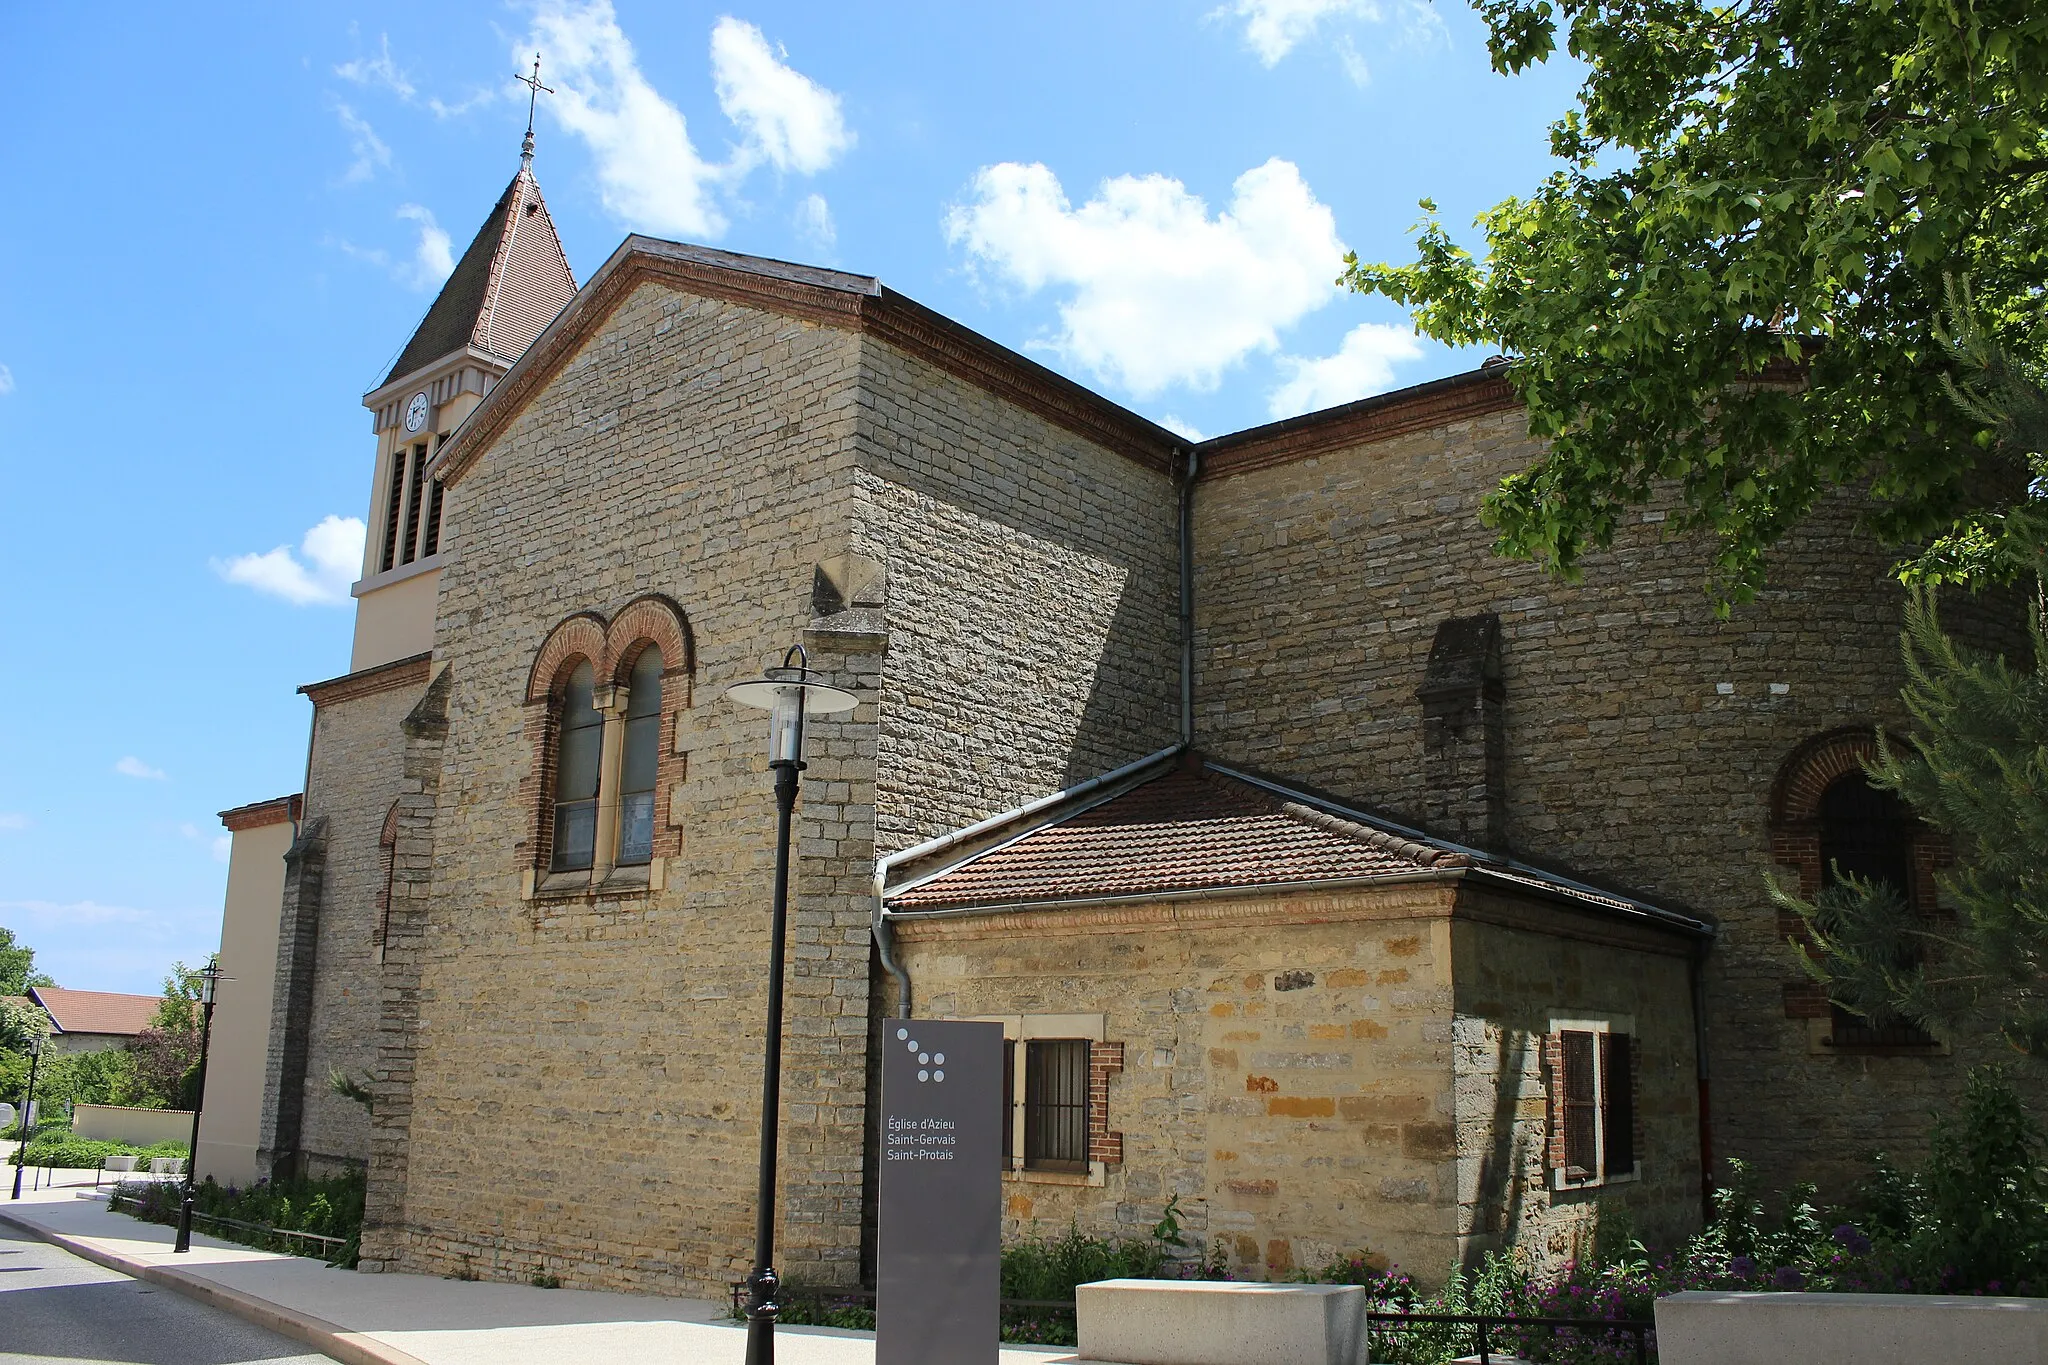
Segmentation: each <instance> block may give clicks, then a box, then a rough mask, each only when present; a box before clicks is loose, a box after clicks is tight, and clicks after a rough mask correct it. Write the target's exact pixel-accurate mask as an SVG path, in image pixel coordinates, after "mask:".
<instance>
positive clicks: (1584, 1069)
mask: <svg viewBox="0 0 2048 1365" xmlns="http://www.w3.org/2000/svg"><path fill="white" fill-rule="evenodd" d="M1634 1053H1635V1040H1634V1039H1633V1038H1632V1037H1630V1036H1629V1035H1628V1034H1626V1033H1623V1032H1619V1031H1614V1030H1605V1029H1603V1030H1601V1031H1598V1032H1595V1031H1593V1030H1591V1029H1572V1028H1567V1029H1562V1030H1560V1031H1559V1032H1558V1034H1557V1050H1556V1054H1555V1055H1556V1060H1557V1076H1556V1079H1555V1081H1554V1084H1555V1086H1556V1108H1555V1113H1556V1122H1557V1125H1558V1129H1559V1136H1560V1137H1561V1139H1562V1141H1561V1142H1559V1144H1558V1146H1557V1148H1556V1149H1555V1157H1554V1159H1553V1169H1552V1177H1553V1181H1554V1183H1555V1185H1556V1186H1557V1187H1558V1188H1560V1189H1563V1188H1570V1187H1574V1186H1581V1185H1598V1184H1603V1183H1605V1182H1608V1181H1612V1180H1620V1179H1627V1178H1630V1177H1633V1176H1634V1175H1635V1173H1636V1103H1635V1101H1636V1095H1635V1055H1634Z"/></svg>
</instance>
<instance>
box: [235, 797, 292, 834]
mask: <svg viewBox="0 0 2048 1365" xmlns="http://www.w3.org/2000/svg"><path fill="white" fill-rule="evenodd" d="M301 804H302V798H301V797H300V796H299V794H298V793H297V792H294V793H292V794H291V795H290V796H273V797H271V798H270V800H268V801H252V802H250V803H249V804H248V805H246V806H236V807H235V808H234V809H233V810H224V811H222V812H221V813H220V822H221V823H222V824H223V825H226V826H227V827H228V828H229V829H231V830H233V831H235V832H236V833H238V834H239V833H240V832H241V831H243V830H245V829H262V828H264V827H265V826H266V825H283V824H289V823H290V822H291V821H293V820H296V819H298V818H299V809H300V806H301Z"/></svg>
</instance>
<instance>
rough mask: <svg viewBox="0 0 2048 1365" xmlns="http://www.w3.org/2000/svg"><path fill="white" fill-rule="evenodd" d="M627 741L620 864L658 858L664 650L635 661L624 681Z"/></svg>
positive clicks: (646, 651)
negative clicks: (656, 835) (656, 822)
mask: <svg viewBox="0 0 2048 1365" xmlns="http://www.w3.org/2000/svg"><path fill="white" fill-rule="evenodd" d="M626 686H627V689H628V690H627V693H626V737H625V738H626V745H625V753H624V755H623V760H624V761H623V762H622V763H621V764H620V771H619V864H620V866H631V865H633V864H636V863H646V862H651V861H653V859H654V805H655V802H654V797H655V787H656V785H657V783H656V778H657V776H658V774H659V772H660V768H661V651H660V650H658V649H656V648H655V647H654V646H653V645H649V646H648V647H647V648H645V649H643V650H641V651H640V657H639V658H638V659H635V660H634V661H633V672H632V675H631V680H630V681H629V682H628V683H627V684H626Z"/></svg>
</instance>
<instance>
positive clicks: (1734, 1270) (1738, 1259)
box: [1728, 1256, 1756, 1280]
mask: <svg viewBox="0 0 2048 1365" xmlns="http://www.w3.org/2000/svg"><path fill="white" fill-rule="evenodd" d="M1728 1273H1729V1275H1731V1276H1733V1277H1734V1278H1735V1279H1738V1280H1746V1279H1748V1278H1749V1277H1750V1276H1752V1275H1754V1274H1756V1259H1755V1258H1754V1257H1751V1256H1731V1257H1729V1258H1728Z"/></svg>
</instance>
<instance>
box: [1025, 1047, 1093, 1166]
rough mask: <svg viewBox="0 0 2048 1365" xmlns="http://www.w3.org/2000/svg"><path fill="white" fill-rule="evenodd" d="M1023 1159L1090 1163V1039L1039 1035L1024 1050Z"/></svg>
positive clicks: (1032, 1163) (1027, 1161)
mask: <svg viewBox="0 0 2048 1365" xmlns="http://www.w3.org/2000/svg"><path fill="white" fill-rule="evenodd" d="M1024 1165H1025V1166H1026V1167H1027V1168H1029V1169H1032V1170H1040V1171H1085V1170H1087V1169H1088V1040H1087V1039H1085V1038H1051V1039H1035V1040H1032V1041H1030V1042H1028V1043H1026V1044H1025V1050H1024Z"/></svg>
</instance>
